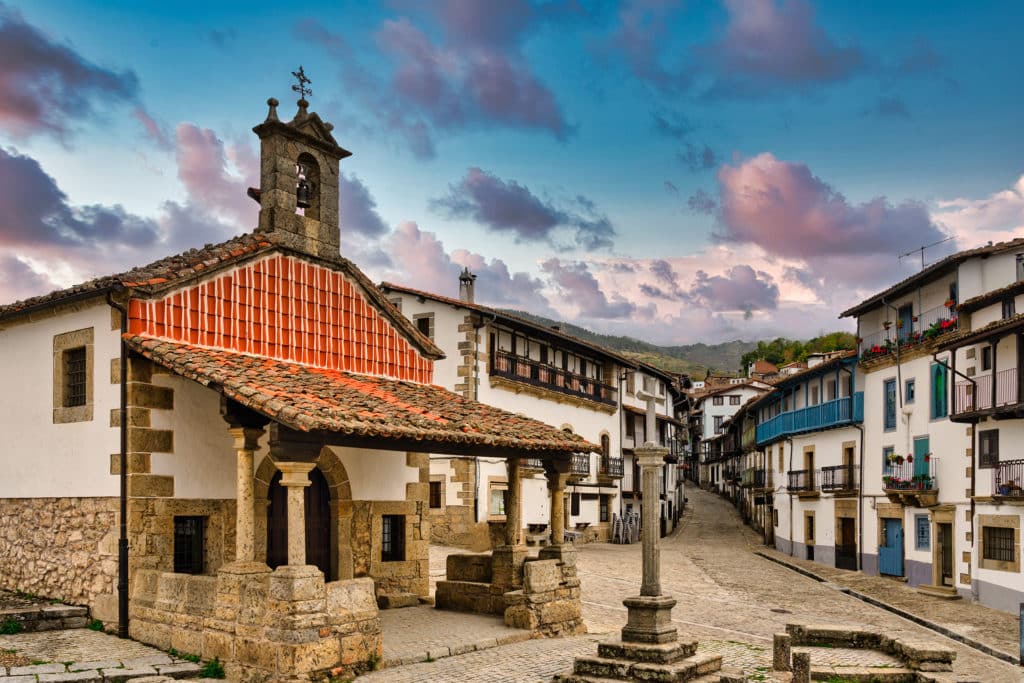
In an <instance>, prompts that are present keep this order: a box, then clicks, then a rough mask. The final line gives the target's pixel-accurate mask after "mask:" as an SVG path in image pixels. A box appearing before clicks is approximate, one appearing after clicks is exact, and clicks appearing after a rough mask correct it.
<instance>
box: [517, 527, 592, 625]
mask: <svg viewBox="0 0 1024 683" xmlns="http://www.w3.org/2000/svg"><path fill="white" fill-rule="evenodd" d="M552 550H554V549H552ZM557 555H558V558H557V559H543V556H542V557H540V558H538V559H531V560H528V561H527V562H526V563H525V564H524V565H523V588H522V589H521V590H516V591H510V592H508V593H505V602H506V603H507V605H508V607H506V608H505V624H507V625H508V626H511V627H513V628H522V629H527V630H529V631H532V632H533V633H536V634H539V635H542V636H572V635H578V634H580V633H586V632H587V627H586V626H585V625H584V624H583V615H582V606H581V603H580V580H579V578H578V577H577V576H576V550H575V549H572V548H571V547H568V548H567V547H565V546H563V547H562V548H561V549H559V552H558V553H557Z"/></svg>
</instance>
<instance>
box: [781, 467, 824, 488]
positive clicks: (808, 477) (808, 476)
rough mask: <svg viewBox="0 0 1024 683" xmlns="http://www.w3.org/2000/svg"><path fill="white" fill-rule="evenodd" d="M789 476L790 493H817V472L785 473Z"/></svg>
mask: <svg viewBox="0 0 1024 683" xmlns="http://www.w3.org/2000/svg"><path fill="white" fill-rule="evenodd" d="M786 474H787V475H788V476H789V486H788V487H787V488H788V489H789V490H790V491H794V492H800V491H817V490H818V470H790V471H789V472H787V473H786Z"/></svg>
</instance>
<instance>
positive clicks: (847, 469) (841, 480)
mask: <svg viewBox="0 0 1024 683" xmlns="http://www.w3.org/2000/svg"><path fill="white" fill-rule="evenodd" d="M856 476H857V470H856V468H854V466H853V465H833V466H832V467H822V468H821V490H822V491H827V492H831V493H841V492H851V493H852V492H854V491H856V490H857V479H856Z"/></svg>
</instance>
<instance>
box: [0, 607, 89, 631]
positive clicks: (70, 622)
mask: <svg viewBox="0 0 1024 683" xmlns="http://www.w3.org/2000/svg"><path fill="white" fill-rule="evenodd" d="M8 620H10V621H15V622H17V623H18V624H20V625H21V630H22V631H23V632H25V633H35V632H37V631H59V630H62V629H66V628H85V627H86V626H88V625H89V609H88V608H87V607H77V606H75V605H26V606H24V607H12V608H8V609H0V623H2V622H5V621H8Z"/></svg>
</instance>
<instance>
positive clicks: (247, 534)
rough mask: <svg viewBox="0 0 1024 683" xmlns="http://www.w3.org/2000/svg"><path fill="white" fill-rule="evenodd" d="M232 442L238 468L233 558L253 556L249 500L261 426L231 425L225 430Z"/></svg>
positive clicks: (253, 528) (253, 532) (248, 559)
mask: <svg viewBox="0 0 1024 683" xmlns="http://www.w3.org/2000/svg"><path fill="white" fill-rule="evenodd" d="M228 432H229V433H230V434H231V438H232V439H234V442H235V455H236V457H237V461H238V470H237V472H236V475H235V476H236V481H235V490H236V492H237V493H236V495H235V562H253V561H254V560H255V557H256V555H255V544H256V524H255V519H254V512H253V510H254V507H253V506H254V504H255V502H254V501H253V452H254V451H255V450H256V448H257V442H258V441H259V438H260V437H261V436H263V433H264V430H263V429H259V428H251V427H232V428H231V429H229V430H228Z"/></svg>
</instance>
